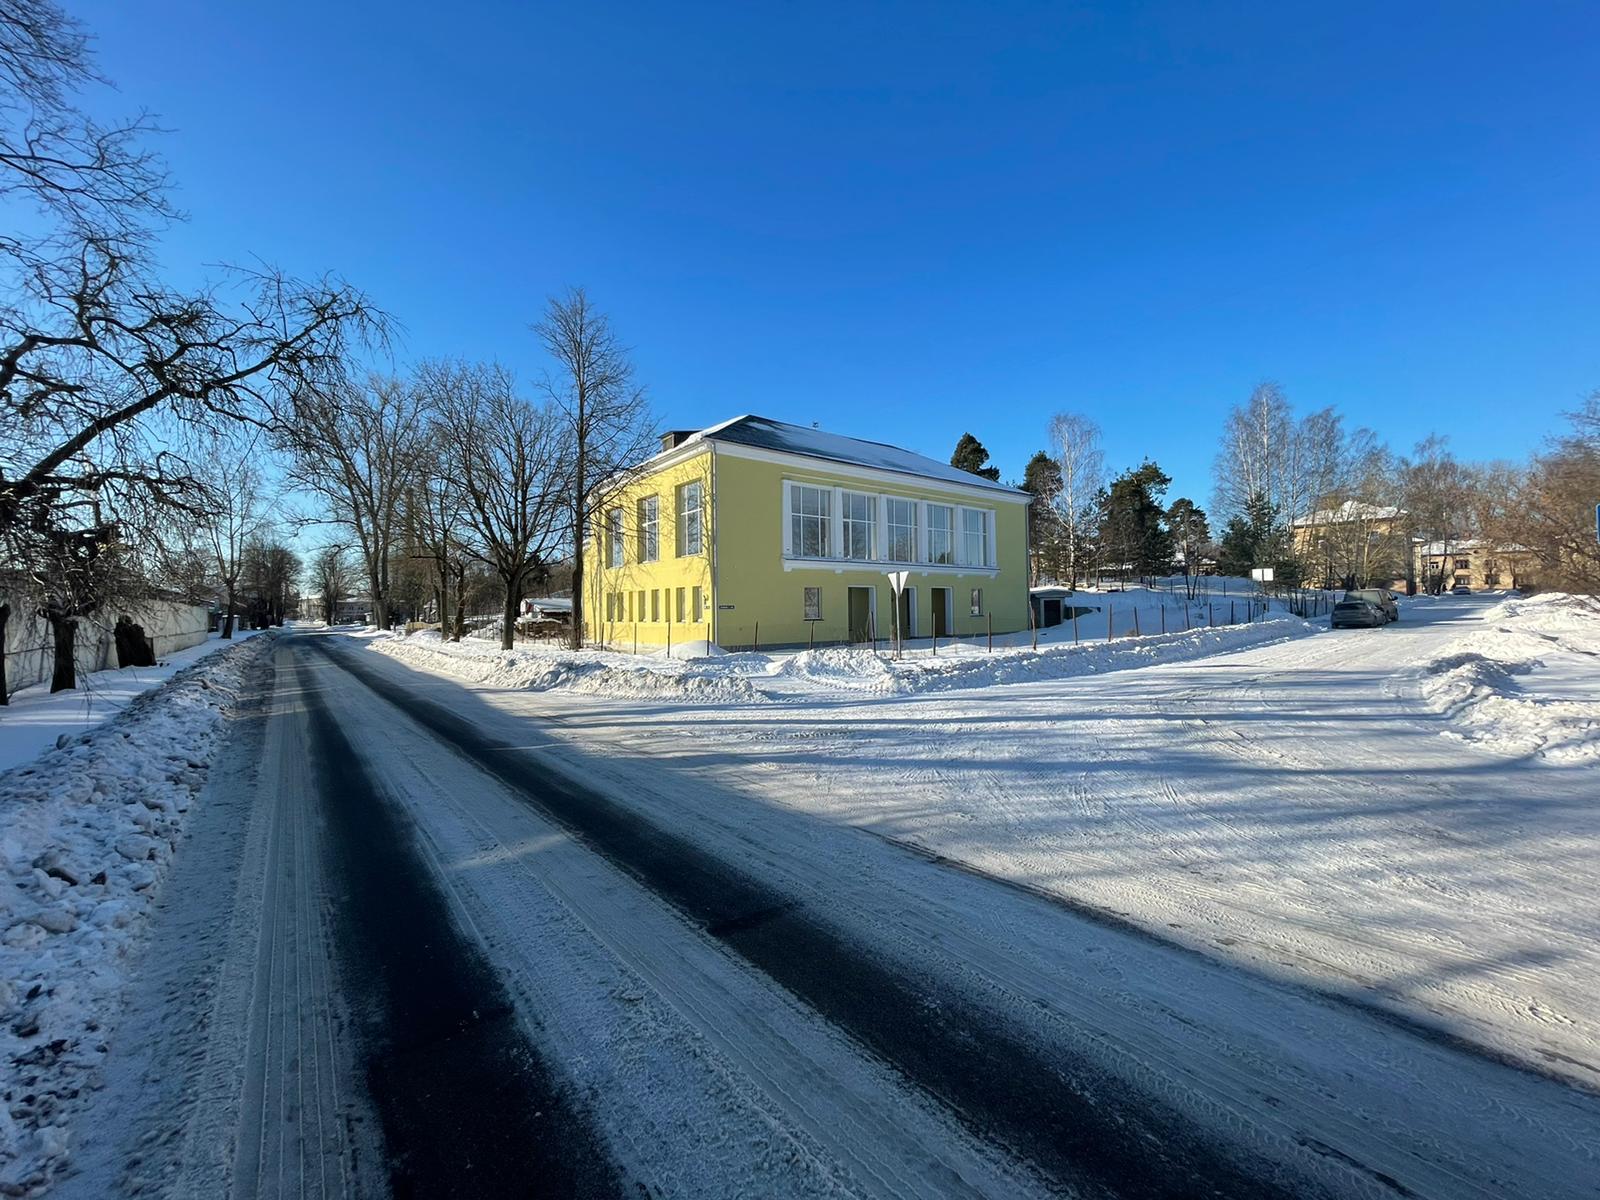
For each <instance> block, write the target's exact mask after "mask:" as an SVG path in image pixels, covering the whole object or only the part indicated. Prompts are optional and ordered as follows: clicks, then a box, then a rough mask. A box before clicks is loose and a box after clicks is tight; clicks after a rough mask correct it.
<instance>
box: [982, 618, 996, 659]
mask: <svg viewBox="0 0 1600 1200" xmlns="http://www.w3.org/2000/svg"><path fill="white" fill-rule="evenodd" d="M983 620H984V624H985V625H987V626H988V627H989V653H990V654H993V653H994V614H993V613H984V614H983Z"/></svg>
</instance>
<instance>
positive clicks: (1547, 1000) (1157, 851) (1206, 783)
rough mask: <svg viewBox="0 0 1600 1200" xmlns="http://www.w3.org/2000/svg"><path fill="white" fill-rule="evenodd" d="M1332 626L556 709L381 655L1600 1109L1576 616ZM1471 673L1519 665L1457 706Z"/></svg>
mask: <svg viewBox="0 0 1600 1200" xmlns="http://www.w3.org/2000/svg"><path fill="white" fill-rule="evenodd" d="M1320 628H1321V627H1320V626H1313V625H1308V624H1307V623H1304V622H1299V621H1291V620H1277V621H1269V622H1265V623H1262V624H1258V625H1254V626H1240V627H1236V628H1233V629H1228V630H1219V631H1216V632H1209V631H1208V632H1204V633H1191V634H1187V635H1183V634H1179V635H1169V636H1168V638H1166V639H1145V640H1143V641H1138V642H1135V641H1126V642H1113V643H1110V644H1109V645H1108V644H1105V643H1099V644H1095V645H1089V644H1085V645H1082V646H1079V647H1077V648H1076V649H1074V648H1073V647H1072V646H1070V645H1066V646H1060V647H1052V648H1051V649H1049V650H1048V651H1044V652H1041V653H1040V654H1038V655H1033V654H1032V653H1031V652H1027V651H1018V650H1015V649H1010V650H1007V651H1005V652H1004V653H1002V652H1000V651H998V650H997V652H996V653H995V654H994V655H992V656H990V655H986V654H984V653H983V652H982V651H981V650H976V651H963V653H962V654H961V655H950V656H946V655H944V654H943V653H941V656H940V661H939V662H938V663H937V664H935V663H934V662H933V660H932V659H931V658H929V659H927V660H924V659H921V658H918V659H913V660H910V661H908V662H901V663H891V662H888V661H886V660H884V659H883V658H882V657H881V656H879V657H873V656H871V655H867V654H863V653H862V652H859V651H840V650H828V651H817V652H814V653H812V652H807V653H804V654H796V655H774V656H748V655H735V656H730V657H729V658H728V659H726V660H723V659H714V660H706V661H703V662H699V663H669V662H666V661H665V660H635V659H630V658H629V657H628V656H622V655H615V656H613V655H586V656H584V662H585V663H588V664H594V665H591V666H586V667H583V668H582V669H584V670H587V671H589V672H590V673H591V675H590V678H591V679H592V680H594V682H593V683H592V684H591V685H590V686H588V687H586V688H577V687H570V686H563V685H560V683H559V681H557V683H558V686H555V687H553V688H552V687H549V682H550V680H551V676H550V675H549V674H548V673H546V671H547V667H546V664H547V663H548V662H549V661H550V660H549V658H548V657H546V655H547V653H548V652H533V651H526V652H525V651H520V650H519V651H514V652H512V653H511V654H510V655H502V654H501V653H500V652H499V651H494V650H492V648H491V649H490V650H488V651H485V650H484V649H482V648H479V647H467V648H461V647H449V646H439V645H437V644H433V645H429V644H428V643H426V642H417V641H416V639H412V643H410V644H407V643H401V642H396V641H381V642H374V643H372V646H373V649H375V650H379V651H381V652H384V653H386V654H390V655H393V656H395V657H399V658H401V659H403V660H404V661H406V662H407V663H408V664H410V665H414V666H419V667H423V668H424V669H428V670H432V671H435V672H439V673H443V674H449V675H453V676H455V677H457V678H465V679H472V680H474V681H475V682H477V683H479V684H481V685H482V686H480V687H478V688H475V689H474V691H475V693H476V694H477V695H478V696H480V697H481V698H483V699H485V700H487V701H489V702H490V703H491V704H493V705H494V706H495V707H496V708H498V709H501V710H503V711H505V712H507V713H508V714H510V713H514V714H523V715H526V716H529V717H539V718H546V719H547V727H548V728H549V729H550V730H551V731H552V733H553V734H554V735H555V736H557V737H559V738H561V739H563V740H565V741H568V742H569V743H570V744H571V745H572V747H573V753H574V755H575V756H582V757H584V758H587V759H593V758H594V757H595V756H600V757H603V758H604V760H605V762H606V772H607V775H608V777H609V780H610V786H612V787H613V788H617V789H627V788H633V789H636V790H637V792H638V793H639V794H640V795H648V796H651V797H653V798H654V800H653V801H652V802H653V803H659V804H664V805H668V806H672V805H693V806H695V807H696V808H699V807H702V806H705V805H716V806H720V809H721V810H722V811H728V810H730V809H733V808H737V810H738V811H740V812H742V813H744V814H746V817H747V819H750V820H758V819H760V813H761V812H762V811H763V809H765V808H766V807H768V806H770V805H772V804H777V805H780V806H783V807H784V808H787V809H791V810H794V811H798V812H803V813H807V814H811V815H813V816H817V817H820V818H823V819H825V820H827V821H828V822H830V823H836V824H840V825H847V826H851V827H854V828H856V829H858V830H861V831H864V832H866V833H870V834H873V835H876V836H878V837H881V838H885V839H890V840H892V841H894V842H897V843H901V844H907V845H910V846H913V847H916V848H918V849H920V850H922V851H925V852H928V853H932V854H936V855H939V856H941V857H943V858H946V859H951V860H955V861H959V862H961V863H963V864H965V865H967V866H969V867H970V868H972V869H975V870H978V871H980V872H983V873H987V874H990V875H993V876H995V877H997V878H1001V879H1004V880H1007V881H1011V882H1014V883H1016V884H1019V885H1023V886H1025V887H1027V888H1030V889H1034V890H1037V891H1040V892H1043V893H1047V894H1051V895H1054V896H1059V897H1061V898H1063V899H1067V900H1069V901H1070V902H1072V903H1074V904H1078V905H1083V906H1087V907H1090V908H1093V909H1096V910H1099V911H1101V912H1103V913H1106V914H1110V915H1113V916H1115V917H1118V918H1122V919H1127V920H1131V921H1133V922H1135V923H1137V924H1138V925H1140V926H1142V927H1144V928H1146V929H1148V930H1151V931H1153V932H1156V933H1158V934H1159V935H1160V936H1162V937H1163V938H1165V939H1168V940H1171V941H1174V942H1178V943H1181V944H1184V945H1186V946H1189V947H1192V948H1196V949H1199V950H1201V951H1203V952H1205V953H1207V954H1209V955H1213V956H1217V957H1220V958H1222V959H1224V960H1227V961H1230V962H1234V963H1236V964H1239V965H1240V966H1243V967H1248V968H1250V969H1252V970H1255V971H1258V972H1260V973H1262V974H1264V975H1266V976H1269V977H1272V978H1281V979H1288V980H1292V981H1296V982H1300V983H1305V984H1309V985H1312V986H1314V987H1316V988H1318V989H1319V990H1322V991H1325V992H1329V993H1336V994H1339V995H1341V996H1345V997H1348V998H1350V999H1352V1000H1355V1001H1357V1002H1359V1003H1362V1004H1366V1005H1373V1006H1377V1007H1380V1008H1383V1009H1386V1010H1388V1011H1391V1012H1394V1013H1396V1014H1399V1015H1402V1016H1404V1017H1406V1018H1410V1019H1415V1020H1418V1021H1421V1022H1423V1023H1425V1024H1427V1025H1428V1026H1430V1027H1432V1028H1435V1029H1438V1030H1441V1031H1444V1032H1447V1033H1449V1034H1451V1035H1453V1036H1457V1037H1460V1038H1462V1039H1465V1040H1467V1041H1469V1042H1472V1043H1474V1044H1476V1045H1479V1046H1481V1047H1483V1048H1485V1049H1487V1050H1489V1051H1490V1052H1493V1053H1497V1054H1502V1055H1505V1056H1507V1057H1510V1058H1513V1059H1516V1060H1518V1061H1520V1062H1524V1063H1527V1064H1530V1065H1532V1066H1534V1067H1535V1068H1537V1069H1538V1070H1541V1071H1544V1072H1547V1073H1550V1074H1554V1075H1559V1076H1563V1077H1565V1078H1568V1079H1570V1080H1573V1081H1575V1082H1580V1083H1582V1084H1584V1085H1586V1086H1590V1087H1594V1086H1597V1085H1600V1013H1597V1011H1596V1009H1597V1006H1596V1004H1595V1002H1594V996H1595V995H1596V994H1600V913H1597V911H1596V909H1595V906H1594V903H1593V897H1594V895H1595V894H1596V890H1597V887H1600V806H1597V804H1596V802H1595V797H1596V795H1597V794H1600V786H1597V780H1596V776H1595V774H1594V770H1593V765H1592V759H1590V758H1587V757H1586V755H1587V754H1588V750H1587V747H1589V746H1592V744H1593V723H1592V718H1591V716H1590V715H1589V714H1592V707H1590V706H1592V704H1593V693H1592V691H1589V693H1588V694H1587V695H1585V694H1584V693H1585V691H1586V686H1587V687H1592V685H1586V679H1587V678H1590V677H1592V676H1588V675H1586V664H1587V663H1588V662H1590V661H1592V660H1593V658H1594V657H1596V656H1597V655H1600V629H1597V626H1596V622H1595V621H1594V620H1592V619H1591V617H1590V615H1589V610H1588V609H1587V608H1585V607H1584V605H1583V602H1577V601H1569V600H1564V599H1561V598H1557V597H1547V598H1541V599H1539V600H1536V601H1516V600H1512V601H1502V600H1497V599H1495V598H1491V597H1472V598H1450V597H1445V598H1439V599H1418V600H1414V601H1406V602H1403V603H1402V620H1401V621H1400V622H1399V623H1398V624H1396V625H1393V626H1389V627H1387V628H1384V629H1379V630H1356V631H1338V632H1329V631H1325V630H1323V631H1321V632H1317V630H1318V629H1320ZM1313 632H1315V634H1316V635H1315V636H1294V635H1303V634H1309V633H1313ZM1536 648H1539V649H1538V653H1537V654H1535V653H1534V652H1533V651H1534V649H1536ZM1470 655H1477V656H1479V657H1480V658H1483V659H1485V660H1486V661H1504V662H1510V663H1514V664H1517V666H1516V668H1515V670H1510V671H1505V672H1503V677H1502V678H1496V680H1495V681H1494V683H1493V684H1492V685H1484V684H1482V683H1481V681H1480V682H1475V683H1474V684H1473V685H1472V686H1471V687H1470V688H1466V689H1465V690H1466V692H1467V693H1468V694H1467V696H1466V698H1465V699H1463V698H1461V697H1460V696H1454V697H1452V696H1449V695H1446V694H1445V692H1443V691H1442V690H1441V689H1446V688H1454V689H1455V690H1456V691H1458V692H1459V691H1461V690H1463V689H1462V688H1460V687H1459V686H1458V685H1457V684H1456V683H1454V682H1452V673H1453V672H1458V671H1459V670H1461V668H1462V665H1463V664H1465V663H1468V662H1474V663H1475V662H1476V660H1475V659H1468V658H1464V657H1463V656H1470ZM1496 656H1500V657H1499V658H1496ZM557 657H559V655H557ZM1535 661H1537V662H1538V663H1540V664H1543V665H1542V666H1533V665H1532V664H1533V663H1534V662H1535ZM486 664H492V665H486ZM1113 666H1117V667H1128V668H1131V669H1127V670H1121V671H1119V672H1117V673H1116V674H1115V675H1108V674H1105V673H1104V672H1105V671H1106V670H1107V669H1108V668H1110V667H1113ZM1523 668H1526V669H1523ZM574 669H578V668H577V667H576V666H568V667H565V668H563V670H567V671H571V670H574ZM1474 669H1477V668H1474ZM645 671H648V672H652V673H653V674H654V675H655V676H656V677H657V678H656V680H655V682H653V683H652V685H651V688H650V689H641V688H637V687H635V686H634V685H633V684H632V683H631V682H628V683H620V682H619V683H616V684H615V686H613V682H612V681H613V680H614V679H622V678H626V677H627V676H628V675H629V673H633V672H645ZM1507 678H1509V679H1512V680H1514V681H1515V686H1516V691H1515V692H1514V693H1513V692H1512V691H1511V690H1510V689H1509V688H1508V686H1507V685H1506V683H1505V679H1507ZM1441 679H1442V680H1444V681H1445V682H1444V683H1441V682H1440V680H1441ZM689 680H695V681H696V682H694V683H693V684H690V683H689V682H688V681H689ZM680 681H681V682H680ZM745 685H748V686H749V688H751V689H753V690H754V691H755V692H756V693H758V694H759V695H760V696H762V697H765V698H766V699H767V700H768V701H770V702H769V703H761V704H750V703H748V702H747V701H748V699H749V697H748V696H747V695H745V694H744V686H745ZM541 686H543V687H544V688H545V689H546V690H542V691H541V690H533V689H537V688H539V687H541ZM723 687H726V688H727V689H728V691H727V693H726V694H725V695H719V694H717V692H718V690H719V689H721V688H723ZM701 689H703V695H702V696H701V697H699V698H700V699H702V701H703V702H701V703H695V704H685V703H683V701H684V700H686V699H694V698H697V697H696V696H695V695H694V693H695V692H696V691H698V690H701ZM647 693H648V694H647ZM1510 711H1515V712H1517V713H1518V714H1519V716H1518V717H1517V719H1516V720H1515V721H1512V720H1511V719H1510V718H1509V717H1508V716H1507V715H1506V714H1507V712H1510ZM1530 714H1531V715H1530ZM1535 726H1537V732H1536V733H1530V732H1529V730H1530V729H1532V728H1534V727H1535ZM1491 730H1492V731H1493V732H1492V733H1491V732H1490V731H1491ZM1508 731H1510V732H1508Z"/></svg>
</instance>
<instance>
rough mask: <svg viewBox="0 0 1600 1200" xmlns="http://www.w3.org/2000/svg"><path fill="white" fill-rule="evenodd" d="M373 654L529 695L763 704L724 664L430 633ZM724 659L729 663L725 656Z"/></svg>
mask: <svg viewBox="0 0 1600 1200" xmlns="http://www.w3.org/2000/svg"><path fill="white" fill-rule="evenodd" d="M367 644H368V645H369V646H370V647H371V648H372V649H374V650H377V651H379V652H380V653H383V654H387V655H390V656H391V657H393V658H398V659H400V660H401V661H402V662H409V663H411V664H413V665H415V666H421V667H433V668H436V669H440V670H443V671H445V672H446V673H448V674H450V675H454V676H456V677H457V678H459V679H469V680H471V681H473V682H474V683H481V684H487V685H488V686H490V687H501V688H516V689H526V690H531V691H541V692H543V691H556V690H560V689H567V690H571V691H575V692H582V693H585V694H589V695H601V696H617V697H620V698H624V699H632V700H671V701H685V700H686V701H699V702H704V703H714V704H735V703H741V702H755V703H759V702H760V701H762V700H765V699H766V697H765V696H764V695H763V694H762V693H761V692H759V691H757V690H756V688H755V687H753V686H752V685H751V683H750V681H749V680H748V679H746V678H745V677H744V675H743V674H742V673H741V672H740V671H739V670H738V669H737V668H731V667H728V666H726V665H725V663H726V658H721V657H718V658H709V659H707V658H700V659H692V660H687V661H684V660H680V659H679V658H678V657H677V648H676V647H674V655H673V657H672V658H670V659H669V658H667V657H665V656H664V655H659V656H658V655H645V656H634V655H627V654H615V653H611V652H609V651H597V650H562V649H557V648H554V647H548V646H536V647H530V648H522V647H519V648H517V649H515V650H502V649H500V648H499V647H498V646H491V645H489V644H487V643H485V642H482V641H472V640H463V641H460V642H446V641H443V640H442V639H441V638H440V637H439V635H438V634H437V633H433V632H422V633H414V634H412V635H411V636H410V637H407V638H373V639H370V640H369V641H368V643H367ZM727 657H729V658H731V657H733V656H727Z"/></svg>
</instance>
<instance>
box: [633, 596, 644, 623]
mask: <svg viewBox="0 0 1600 1200" xmlns="http://www.w3.org/2000/svg"><path fill="white" fill-rule="evenodd" d="M638 594H639V612H638V616H636V617H635V618H634V619H635V620H637V621H642V620H644V619H645V617H644V589H643V588H640V589H639V593H638Z"/></svg>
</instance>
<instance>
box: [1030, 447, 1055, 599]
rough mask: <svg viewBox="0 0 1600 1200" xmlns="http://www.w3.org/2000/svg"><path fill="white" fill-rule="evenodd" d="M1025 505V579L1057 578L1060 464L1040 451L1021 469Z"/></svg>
mask: <svg viewBox="0 0 1600 1200" xmlns="http://www.w3.org/2000/svg"><path fill="white" fill-rule="evenodd" d="M1022 490H1023V491H1025V492H1027V493H1028V494H1029V495H1031V496H1032V497H1033V499H1032V500H1031V501H1030V502H1029V504H1028V582H1029V583H1030V584H1037V583H1039V581H1040V580H1042V579H1058V578H1059V577H1060V573H1061V567H1062V564H1061V559H1062V554H1061V514H1060V511H1059V508H1058V506H1059V504H1060V501H1061V464H1060V463H1058V462H1056V460H1055V459H1054V458H1052V457H1051V456H1050V454H1049V452H1048V451H1044V450H1041V451H1039V452H1038V453H1037V454H1035V455H1034V456H1033V457H1032V458H1030V459H1029V460H1028V465H1027V467H1026V468H1025V469H1024V470H1023V472H1022Z"/></svg>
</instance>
